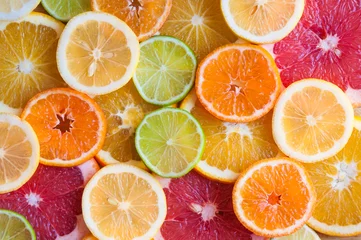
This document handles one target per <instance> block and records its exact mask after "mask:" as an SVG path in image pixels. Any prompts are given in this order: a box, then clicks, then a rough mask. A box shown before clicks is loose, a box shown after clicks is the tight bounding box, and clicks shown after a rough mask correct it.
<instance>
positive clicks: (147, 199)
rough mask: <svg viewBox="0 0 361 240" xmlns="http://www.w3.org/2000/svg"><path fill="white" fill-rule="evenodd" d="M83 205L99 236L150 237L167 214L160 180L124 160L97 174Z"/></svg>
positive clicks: (85, 213)
mask: <svg viewBox="0 0 361 240" xmlns="http://www.w3.org/2000/svg"><path fill="white" fill-rule="evenodd" d="M82 208H83V214H84V220H85V223H86V224H87V226H88V228H89V229H90V231H91V232H92V233H93V235H94V236H95V237H97V238H99V239H123V240H131V239H151V238H152V237H153V236H154V235H155V234H156V233H157V231H158V229H159V228H160V227H161V225H162V223H163V221H164V219H165V216H166V213H167V205H166V199H165V196H164V192H163V190H162V187H161V186H160V184H159V182H158V181H157V180H156V179H155V178H154V177H153V176H152V175H151V174H150V173H148V172H146V171H144V170H141V169H139V168H137V167H134V166H131V165H128V164H123V163H119V164H113V165H108V166H106V167H104V168H102V169H101V170H100V171H99V172H97V173H96V174H95V175H94V177H93V178H92V179H91V180H90V181H89V183H88V184H87V186H86V187H85V190H84V193H83V200H82Z"/></svg>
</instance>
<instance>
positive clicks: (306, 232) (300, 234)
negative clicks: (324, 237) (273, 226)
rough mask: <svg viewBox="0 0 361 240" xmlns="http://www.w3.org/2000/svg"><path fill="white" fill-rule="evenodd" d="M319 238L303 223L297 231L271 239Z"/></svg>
mask: <svg viewBox="0 0 361 240" xmlns="http://www.w3.org/2000/svg"><path fill="white" fill-rule="evenodd" d="M306 239H307V240H320V237H319V236H318V235H317V233H316V232H315V231H313V230H312V229H311V228H310V227H308V226H307V225H304V226H303V227H302V228H301V229H299V230H298V231H297V232H295V233H293V234H291V235H289V236H284V237H277V238H272V240H306Z"/></svg>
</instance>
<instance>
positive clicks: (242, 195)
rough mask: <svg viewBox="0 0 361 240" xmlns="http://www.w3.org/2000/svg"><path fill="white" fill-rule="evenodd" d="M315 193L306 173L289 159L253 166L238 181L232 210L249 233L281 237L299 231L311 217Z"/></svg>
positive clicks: (263, 161) (264, 161)
mask: <svg viewBox="0 0 361 240" xmlns="http://www.w3.org/2000/svg"><path fill="white" fill-rule="evenodd" d="M315 203H316V192H315V190H314V188H313V186H312V182H311V179H310V178H309V176H308V174H307V172H306V169H304V168H303V167H302V165H300V164H298V163H297V162H295V161H293V160H291V159H288V158H277V159H266V160H261V161H259V162H257V163H255V164H254V165H253V166H251V167H250V168H248V169H247V170H246V171H244V172H243V173H242V174H241V176H240V177H239V178H238V180H237V182H236V184H235V186H234V189H233V207H234V211H235V213H236V215H237V217H238V219H239V220H240V221H241V222H242V223H243V225H244V226H245V227H247V228H248V229H249V230H251V231H252V232H254V233H256V234H258V235H261V236H264V237H281V236H286V235H289V234H292V233H294V232H296V231H297V230H298V229H300V228H301V227H302V226H303V225H304V224H305V222H306V221H307V220H308V219H309V218H310V217H311V214H312V210H313V207H314V205H315Z"/></svg>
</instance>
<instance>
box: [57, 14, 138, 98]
mask: <svg viewBox="0 0 361 240" xmlns="http://www.w3.org/2000/svg"><path fill="white" fill-rule="evenodd" d="M139 52H140V50H139V42H138V40H137V37H136V36H135V34H134V33H133V31H132V30H131V29H130V28H129V27H128V26H127V24H125V23H124V22H123V21H121V20H119V19H118V18H117V17H115V16H113V15H110V14H107V13H101V12H85V13H82V14H79V15H77V16H76V17H74V18H72V19H71V20H70V21H69V22H68V24H67V25H66V27H65V29H64V31H63V33H62V34H61V36H60V39H59V44H58V50H57V64H58V68H59V71H60V74H61V76H62V77H63V78H64V80H65V82H67V83H68V84H69V85H70V86H71V87H72V88H74V89H76V90H78V91H80V92H84V93H87V94H90V95H101V94H106V93H110V92H113V91H115V90H117V89H119V88H121V87H122V86H124V85H125V84H127V83H128V81H129V80H130V79H131V77H132V75H133V73H134V72H135V69H136V66H137V64H138V61H139Z"/></svg>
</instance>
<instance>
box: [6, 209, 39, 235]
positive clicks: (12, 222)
mask: <svg viewBox="0 0 361 240" xmlns="http://www.w3.org/2000/svg"><path fill="white" fill-rule="evenodd" d="M0 236H1V239H16V240H35V239H36V235H35V232H34V229H33V227H32V226H31V225H30V223H29V222H28V220H26V218H25V217H24V216H22V215H20V214H18V213H16V212H13V211H9V210H5V209H0Z"/></svg>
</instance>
